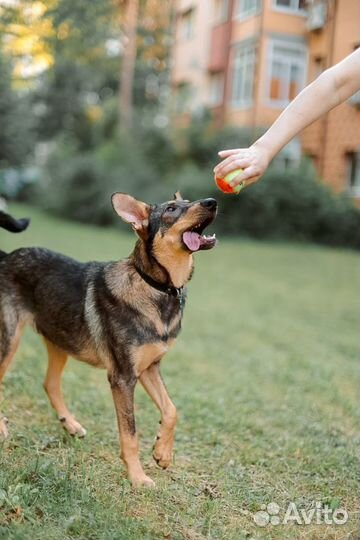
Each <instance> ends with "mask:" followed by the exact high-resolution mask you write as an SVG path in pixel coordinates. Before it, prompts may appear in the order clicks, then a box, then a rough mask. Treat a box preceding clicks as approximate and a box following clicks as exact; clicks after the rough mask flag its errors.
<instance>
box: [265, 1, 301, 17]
mask: <svg viewBox="0 0 360 540" xmlns="http://www.w3.org/2000/svg"><path fill="white" fill-rule="evenodd" d="M300 1H301V0H290V2H292V3H295V2H298V3H300ZM276 2H277V0H272V3H271V7H272V9H273V11H277V12H279V13H286V14H288V15H298V16H299V17H307V11H306V9H303V8H295V7H285V6H278V5H277V3H276Z"/></svg>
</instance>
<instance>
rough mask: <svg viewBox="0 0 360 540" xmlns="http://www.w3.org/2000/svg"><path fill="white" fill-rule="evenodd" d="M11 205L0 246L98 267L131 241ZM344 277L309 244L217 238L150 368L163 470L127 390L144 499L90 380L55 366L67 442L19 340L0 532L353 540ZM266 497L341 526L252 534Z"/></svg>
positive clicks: (358, 375) (38, 362)
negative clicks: (320, 512) (318, 509)
mask: <svg viewBox="0 0 360 540" xmlns="http://www.w3.org/2000/svg"><path fill="white" fill-rule="evenodd" d="M12 209H13V211H14V212H16V214H17V215H18V216H21V215H23V214H30V215H31V217H32V224H31V227H30V228H29V230H28V231H27V232H26V233H23V234H22V235H18V236H15V235H10V234H7V233H6V232H5V231H3V232H1V233H0V234H1V239H0V248H1V249H5V250H11V249H13V248H15V247H19V246H22V245H42V246H48V247H50V248H52V249H54V250H58V251H62V252H64V253H66V254H69V255H72V256H75V257H77V258H79V259H81V260H89V259H103V260H106V259H114V258H121V257H124V256H126V255H127V254H128V253H129V252H130V250H131V247H132V244H133V237H132V236H131V235H125V234H124V233H123V232H119V231H116V230H106V229H96V228H93V227H88V226H83V225H76V224H73V223H68V222H64V221H61V220H57V219H54V218H52V217H49V216H46V215H44V214H42V213H40V212H38V211H36V210H34V209H29V208H25V207H22V206H20V205H16V206H15V205H14V206H13V207H12ZM223 219H224V217H223ZM215 228H216V227H215ZM359 278H360V274H359V256H358V255H357V254H356V253H353V252H349V251H344V250H329V249H324V248H320V247H315V246H309V245H290V244H276V243H257V242H252V241H244V240H241V239H239V240H232V241H227V240H224V241H223V242H221V243H220V245H219V246H218V248H217V249H216V250H214V251H212V252H208V253H200V254H198V255H197V256H196V272H195V276H194V278H193V281H192V282H191V285H190V287H189V299H188V304H187V308H186V311H185V317H184V330H183V332H182V334H181V336H180V338H179V339H178V342H177V344H176V347H175V348H174V349H173V350H172V352H171V353H170V354H168V356H167V357H166V358H165V360H164V361H163V369H162V371H163V375H164V378H165V381H166V383H167V386H168V389H169V392H170V395H171V396H172V398H173V400H174V402H175V404H176V405H177V407H178V412H179V423H178V428H177V431H176V443H175V445H176V450H175V462H174V465H173V467H172V468H171V469H170V470H168V471H166V472H164V471H161V470H159V469H158V468H157V467H156V465H155V463H154V462H153V461H152V459H151V446H152V443H153V440H154V436H155V433H156V429H157V421H158V414H157V411H156V410H155V408H154V406H153V404H152V403H151V402H150V401H149V399H148V397H147V396H146V395H145V393H144V392H143V390H142V389H141V388H139V389H138V390H137V395H136V402H137V406H136V414H137V423H138V430H139V434H140V442H141V453H142V460H143V463H144V468H145V471H146V472H147V473H148V474H149V475H150V476H151V477H152V478H153V479H154V480H155V481H156V483H157V487H156V489H154V490H148V491H146V490H140V491H137V492H136V491H133V490H132V489H131V488H130V485H129V483H128V481H127V480H126V479H125V475H124V468H123V466H122V463H121V462H120V460H119V458H118V453H119V452H118V437H117V431H116V427H115V414H114V411H113V405H112V399H111V395H110V392H109V390H108V384H107V381H106V375H105V373H104V372H103V371H100V370H95V369H93V368H91V367H88V366H86V365H83V364H81V363H79V362H75V361H73V360H71V361H70V362H69V365H68V366H67V369H66V371H65V375H64V385H63V386H64V392H65V395H66V397H67V401H68V403H69V404H70V407H71V408H72V410H73V411H74V413H75V414H76V415H77V417H78V419H79V420H80V421H81V422H82V423H83V425H84V426H85V427H86V428H87V429H88V435H87V437H86V439H84V440H82V441H78V440H72V439H71V438H69V437H67V436H66V435H65V433H63V432H62V430H61V427H60V425H59V423H58V422H57V421H56V419H55V415H54V413H53V411H52V410H51V408H50V405H49V403H48V401H47V398H46V396H45V393H44V391H43V389H42V380H43V378H44V373H45V368H46V356H45V351H44V348H43V345H42V342H41V339H39V337H38V336H36V335H35V334H34V333H33V332H32V331H30V330H28V331H27V332H26V335H25V336H24V338H23V340H22V344H21V347H20V350H19V352H18V353H17V356H16V359H15V361H14V363H13V364H12V366H11V368H10V370H9V372H8V374H7V376H6V378H5V387H4V394H5V411H6V414H7V416H8V417H9V418H10V422H11V423H10V428H11V437H10V439H8V441H6V442H5V443H4V444H3V446H2V447H1V460H0V538H4V539H5V538H6V539H9V540H10V539H13V540H15V539H16V540H20V539H21V540H25V539H26V540H28V539H31V540H40V539H41V540H43V539H46V540H55V539H56V540H66V539H70V538H71V539H72V538H74V539H84V540H85V539H86V540H89V539H93V540H100V539H101V540H115V539H124V540H125V539H126V540H135V539H136V540H137V539H157V538H159V539H164V538H166V539H172V540H176V539H189V540H200V539H205V538H214V539H215V538H216V539H226V540H242V539H247V540H249V539H272V538H274V539H286V540H288V539H306V540H309V539H326V540H331V539H333V540H335V539H336V540H340V539H345V538H348V539H351V540H355V539H359V538H360V521H359V518H360V515H359V508H360V505H359V494H360V459H359V458H360V451H359V448H360V428H359V425H360V408H359V380H360V366H359V352H360V351H359V349H360V340H359V334H358V330H359V323H360V309H359V292H360V279H359ZM270 502H276V503H277V504H278V505H279V506H280V507H281V508H282V509H285V508H286V507H287V505H288V504H289V502H295V503H297V505H298V508H309V507H311V505H312V504H313V502H320V503H322V504H326V503H328V504H330V505H332V507H333V508H336V507H338V506H340V507H343V508H345V509H346V510H347V511H348V513H349V520H348V522H347V524H345V525H343V526H335V525H328V526H327V525H324V524H322V525H316V524H315V523H313V524H311V525H308V526H304V525H279V526H267V527H265V528H261V527H258V526H257V525H256V524H255V522H254V520H253V514H254V512H257V511H258V510H260V508H261V505H264V504H268V503H270Z"/></svg>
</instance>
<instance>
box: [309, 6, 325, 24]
mask: <svg viewBox="0 0 360 540" xmlns="http://www.w3.org/2000/svg"><path fill="white" fill-rule="evenodd" d="M325 23H326V4H325V2H317V3H314V4H310V5H309V7H308V19H307V27H308V30H310V31H312V30H321V28H323V27H324V26H325Z"/></svg>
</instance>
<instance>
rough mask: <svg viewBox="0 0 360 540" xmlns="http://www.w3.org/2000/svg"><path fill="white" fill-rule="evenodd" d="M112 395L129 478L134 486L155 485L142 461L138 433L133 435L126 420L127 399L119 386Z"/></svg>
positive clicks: (113, 390)
mask: <svg viewBox="0 0 360 540" xmlns="http://www.w3.org/2000/svg"><path fill="white" fill-rule="evenodd" d="M112 395H113V400H114V405H115V411H116V418H117V422H118V428H119V434H120V447H121V454H120V457H121V459H122V460H123V461H124V463H125V466H126V468H127V471H128V476H129V480H130V481H131V483H132V485H133V486H134V487H139V486H149V487H151V486H154V485H155V483H154V482H153V480H151V478H150V477H149V476H147V475H146V474H145V472H144V470H143V468H142V465H141V463H140V458H139V443H138V438H137V435H136V434H134V435H132V434H131V433H130V432H129V430H128V426H127V422H126V416H127V414H128V411H127V402H126V399H125V397H124V395H123V393H122V391H121V390H120V389H119V388H118V387H114V388H112Z"/></svg>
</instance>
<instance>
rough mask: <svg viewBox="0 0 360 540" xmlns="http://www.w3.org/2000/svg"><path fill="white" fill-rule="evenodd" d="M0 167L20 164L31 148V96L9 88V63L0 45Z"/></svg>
mask: <svg viewBox="0 0 360 540" xmlns="http://www.w3.org/2000/svg"><path fill="white" fill-rule="evenodd" d="M0 74H1V75H0V168H1V167H8V166H19V165H23V164H24V163H25V162H26V160H27V158H28V156H29V154H30V152H31V151H32V150H33V146H34V138H33V135H34V134H33V130H34V119H33V117H32V116H31V112H30V108H31V98H30V96H28V95H26V94H18V93H17V92H15V91H14V90H12V88H11V64H10V62H9V61H8V60H7V59H6V58H5V57H4V56H3V55H2V52H1V48H0Z"/></svg>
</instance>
